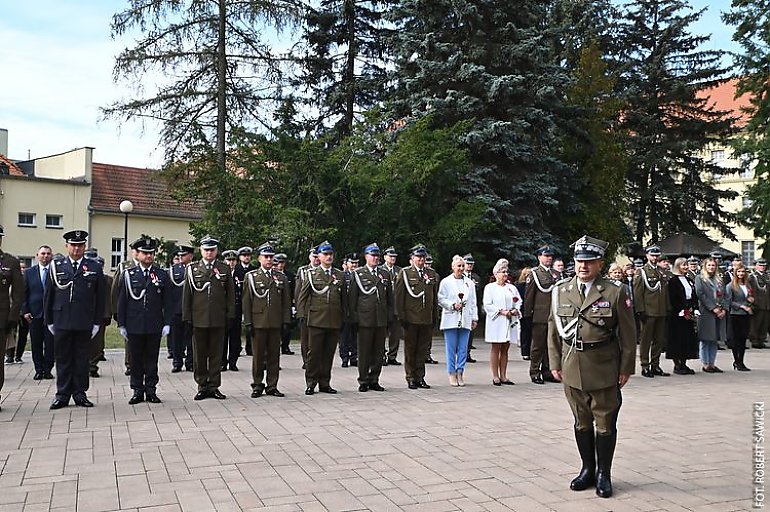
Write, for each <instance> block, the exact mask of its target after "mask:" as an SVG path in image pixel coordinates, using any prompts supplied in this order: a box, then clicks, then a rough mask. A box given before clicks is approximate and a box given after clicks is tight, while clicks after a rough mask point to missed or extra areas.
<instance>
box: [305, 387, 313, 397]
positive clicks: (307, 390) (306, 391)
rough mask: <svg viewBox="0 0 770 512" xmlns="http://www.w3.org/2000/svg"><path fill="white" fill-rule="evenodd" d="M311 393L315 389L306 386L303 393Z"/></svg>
mask: <svg viewBox="0 0 770 512" xmlns="http://www.w3.org/2000/svg"><path fill="white" fill-rule="evenodd" d="M313 393H315V390H314V389H313V388H311V387H308V388H306V389H305V394H306V395H312V394H313Z"/></svg>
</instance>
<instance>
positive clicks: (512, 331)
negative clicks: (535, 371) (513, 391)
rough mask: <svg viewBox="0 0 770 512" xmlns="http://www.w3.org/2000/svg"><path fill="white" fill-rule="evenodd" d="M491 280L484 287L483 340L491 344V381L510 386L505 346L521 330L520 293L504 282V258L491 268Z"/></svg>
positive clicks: (506, 267)
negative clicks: (485, 315)
mask: <svg viewBox="0 0 770 512" xmlns="http://www.w3.org/2000/svg"><path fill="white" fill-rule="evenodd" d="M492 274H493V275H494V277H495V281H494V282H493V283H489V284H488V285H486V286H485V287H484V299H483V300H484V311H485V312H486V314H487V323H486V326H485V327H484V341H486V342H487V343H490V344H491V345H492V350H491V351H490V354H489V367H490V369H491V370H492V384H493V385H495V386H502V385H503V384H506V385H512V384H513V381H511V380H509V379H508V376H507V375H506V372H507V371H508V348H509V347H510V345H511V343H514V344H517V343H518V342H519V333H520V329H521V324H520V320H521V295H520V294H519V290H518V289H516V287H515V286H514V285H512V284H510V283H508V260H506V259H504V258H503V259H499V260H497V263H496V264H495V266H494V268H493V269H492Z"/></svg>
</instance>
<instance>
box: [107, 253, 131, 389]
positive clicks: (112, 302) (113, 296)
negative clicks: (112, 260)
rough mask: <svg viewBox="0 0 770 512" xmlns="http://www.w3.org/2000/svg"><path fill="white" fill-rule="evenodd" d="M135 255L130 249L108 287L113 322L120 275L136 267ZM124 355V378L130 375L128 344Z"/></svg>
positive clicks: (115, 316)
mask: <svg viewBox="0 0 770 512" xmlns="http://www.w3.org/2000/svg"><path fill="white" fill-rule="evenodd" d="M135 242H136V240H135V241H134V242H132V243H131V245H129V247H131V246H133V245H134V243H135ZM136 258H137V254H136V251H135V250H134V249H131V258H130V259H127V260H126V261H121V262H120V263H119V264H118V268H116V269H115V273H114V274H113V275H112V286H111V287H110V297H111V299H110V309H111V310H112V318H113V320H116V321H117V319H118V286H119V284H120V279H119V277H120V275H121V274H122V273H123V271H124V270H126V269H127V268H131V267H133V266H135V265H137V259H136ZM124 353H125V357H124V358H123V361H124V362H125V365H126V372H125V373H126V376H128V375H131V353H130V352H129V351H128V343H125V344H124Z"/></svg>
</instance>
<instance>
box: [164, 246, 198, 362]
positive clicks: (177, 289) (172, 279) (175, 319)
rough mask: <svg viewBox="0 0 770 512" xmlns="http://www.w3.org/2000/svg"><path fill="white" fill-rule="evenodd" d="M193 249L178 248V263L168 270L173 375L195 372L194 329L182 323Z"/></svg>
mask: <svg viewBox="0 0 770 512" xmlns="http://www.w3.org/2000/svg"><path fill="white" fill-rule="evenodd" d="M194 252H195V249H193V248H192V247H191V246H189V245H179V246H177V248H176V256H177V257H178V258H179V261H178V262H177V263H174V265H172V266H171V268H170V269H169V270H168V277H169V286H168V288H169V290H168V293H169V294H170V295H171V346H172V349H171V352H172V353H173V354H174V362H173V363H172V365H171V373H179V372H181V371H182V365H183V364H184V367H185V370H187V371H188V372H191V371H192V370H193V349H192V327H191V325H190V324H189V323H187V322H184V321H182V290H183V288H184V283H185V277H186V275H187V266H188V265H189V264H190V263H191V262H192V259H193V253H194Z"/></svg>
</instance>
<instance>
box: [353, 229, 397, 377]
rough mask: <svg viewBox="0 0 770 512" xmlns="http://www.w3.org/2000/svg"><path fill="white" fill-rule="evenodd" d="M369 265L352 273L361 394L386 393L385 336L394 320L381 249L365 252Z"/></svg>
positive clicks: (373, 247) (368, 248)
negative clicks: (382, 377)
mask: <svg viewBox="0 0 770 512" xmlns="http://www.w3.org/2000/svg"><path fill="white" fill-rule="evenodd" d="M364 259H365V261H366V265H364V266H363V267H359V268H357V269H356V270H354V271H353V279H352V282H351V285H350V288H349V291H348V304H349V307H348V309H349V311H350V319H351V321H352V322H353V323H354V324H356V325H358V391H361V392H366V391H368V390H370V389H371V390H373V391H385V388H383V387H382V386H381V385H380V373H381V372H382V354H383V352H384V351H385V332H386V330H387V328H388V320H389V319H390V318H391V317H392V316H393V296H392V292H393V283H392V282H391V281H390V274H389V273H388V272H387V271H386V270H384V269H383V268H382V267H378V266H377V265H378V264H379V262H380V248H379V247H378V246H377V244H375V243H372V244H369V245H367V246H366V248H364Z"/></svg>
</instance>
